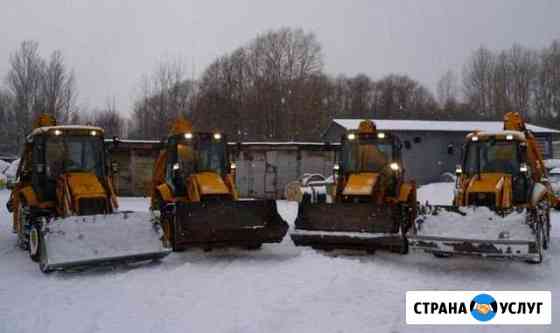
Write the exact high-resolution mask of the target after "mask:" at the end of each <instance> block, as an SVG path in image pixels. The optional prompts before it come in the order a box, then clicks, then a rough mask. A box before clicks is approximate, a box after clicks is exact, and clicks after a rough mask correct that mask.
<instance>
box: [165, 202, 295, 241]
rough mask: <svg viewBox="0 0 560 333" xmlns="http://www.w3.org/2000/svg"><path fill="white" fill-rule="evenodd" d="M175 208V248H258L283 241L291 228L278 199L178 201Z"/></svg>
mask: <svg viewBox="0 0 560 333" xmlns="http://www.w3.org/2000/svg"><path fill="white" fill-rule="evenodd" d="M175 209H176V211H175V215H176V219H175V223H174V227H173V236H172V238H174V239H172V240H171V242H172V243H173V244H174V246H173V248H174V249H175V250H183V249H186V248H190V247H201V248H205V249H211V248H214V247H248V248H258V247H260V245H262V244H263V243H279V242H281V241H282V239H283V238H284V236H285V235H286V232H287V231H288V224H287V223H286V222H285V221H284V220H283V219H282V218H281V217H280V215H279V214H278V211H277V209H276V202H275V201H274V200H238V201H214V202H196V203H184V202H178V203H177V205H176V207H175Z"/></svg>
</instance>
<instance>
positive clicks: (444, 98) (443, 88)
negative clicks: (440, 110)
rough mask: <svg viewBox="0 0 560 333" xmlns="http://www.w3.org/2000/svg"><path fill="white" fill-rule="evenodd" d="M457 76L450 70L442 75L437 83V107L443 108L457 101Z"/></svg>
mask: <svg viewBox="0 0 560 333" xmlns="http://www.w3.org/2000/svg"><path fill="white" fill-rule="evenodd" d="M457 82H458V80H457V75H455V72H454V71H452V70H448V71H447V72H445V74H443V76H442V77H441V78H440V79H439V81H438V83H437V98H438V102H439V105H440V106H442V107H444V106H445V105H446V104H448V103H456V102H457V100H458V99H459V87H458V83H457Z"/></svg>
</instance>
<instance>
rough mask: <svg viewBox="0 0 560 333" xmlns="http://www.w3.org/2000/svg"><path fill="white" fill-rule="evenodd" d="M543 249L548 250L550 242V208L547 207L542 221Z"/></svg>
mask: <svg viewBox="0 0 560 333" xmlns="http://www.w3.org/2000/svg"><path fill="white" fill-rule="evenodd" d="M543 228H544V230H543V249H545V250H548V245H549V244H550V209H547V211H546V215H545V221H544V223H543Z"/></svg>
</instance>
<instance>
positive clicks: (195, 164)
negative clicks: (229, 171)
mask: <svg viewBox="0 0 560 333" xmlns="http://www.w3.org/2000/svg"><path fill="white" fill-rule="evenodd" d="M196 144H197V150H196V151H195V149H194V148H193V145H192V143H178V144H177V163H179V165H180V168H181V170H183V173H184V174H185V175H190V174H192V173H193V172H202V171H213V172H216V173H218V174H224V173H225V171H226V170H225V166H226V164H227V161H226V152H225V143H224V142H222V141H215V140H200V141H198V142H197V143H196Z"/></svg>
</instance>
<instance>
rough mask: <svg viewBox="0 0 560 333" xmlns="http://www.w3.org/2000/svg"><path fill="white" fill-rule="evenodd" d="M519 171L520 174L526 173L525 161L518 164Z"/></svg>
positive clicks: (527, 170) (527, 169)
mask: <svg viewBox="0 0 560 333" xmlns="http://www.w3.org/2000/svg"><path fill="white" fill-rule="evenodd" d="M519 172H521V173H522V174H527V173H528V172H529V167H528V166H527V163H521V165H520V166H519Z"/></svg>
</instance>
